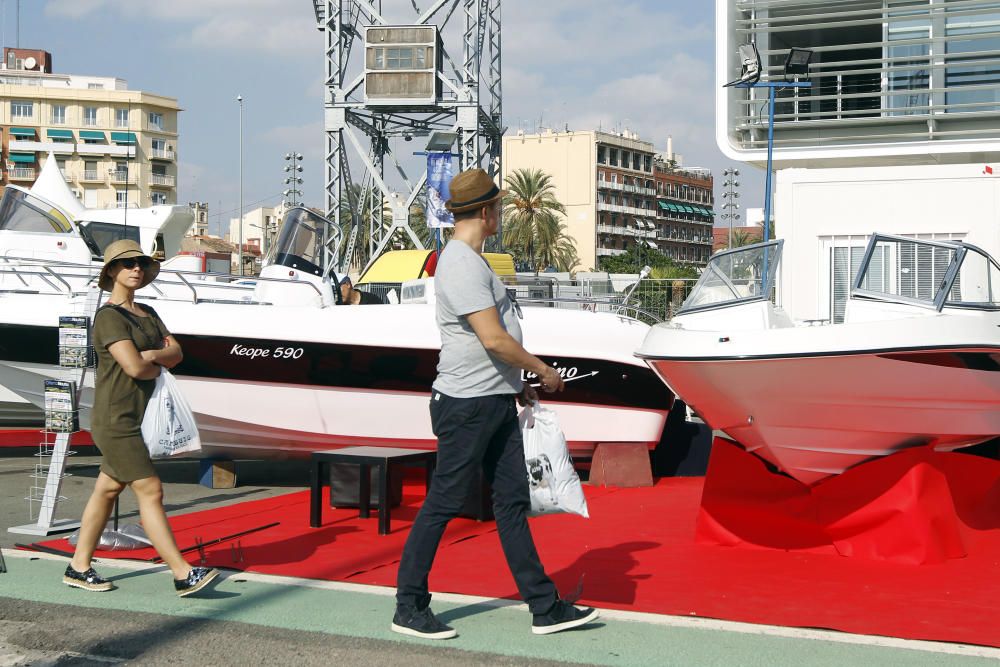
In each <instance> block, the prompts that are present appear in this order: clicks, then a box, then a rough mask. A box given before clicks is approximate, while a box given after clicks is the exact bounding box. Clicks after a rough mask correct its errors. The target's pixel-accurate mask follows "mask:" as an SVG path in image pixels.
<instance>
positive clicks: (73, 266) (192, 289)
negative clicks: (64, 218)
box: [0, 256, 323, 303]
mask: <svg viewBox="0 0 1000 667" xmlns="http://www.w3.org/2000/svg"><path fill="white" fill-rule="evenodd" d="M0 260H2V261H0V275H13V276H15V277H17V278H18V280H20V282H21V283H22V285H24V287H26V288H27V287H30V284H29V282H28V280H26V279H27V278H30V277H37V278H38V279H40V280H41V281H42V282H44V283H45V284H47V285H48V286H49V287H50V288H51V289H52V290H53V292H55V293H59V294H67V295H72V294H74V289H73V285H72V284H71V281H72V282H76V283H77V284H78V285H79V286H80V288H81V289H79V290H77V292H83V291H86V287H87V286H88V285H89V284H90V283H91V282H93V281H95V280H97V278H98V275H99V271H98V269H97V267H96V266H95V265H88V264H77V263H73V262H60V261H48V260H41V259H38V258H30V257H12V256H3V257H0ZM170 276H175V277H176V278H177V280H176V281H171V280H164V278H169V277H170ZM240 280H252V281H253V282H254V283H257V282H267V283H276V284H277V283H281V284H290V285H296V286H300V287H302V288H309V289H311V290H312V291H314V292H315V293H316V295H317V296H319V297H320V299H322V297H323V293H322V291H320V289H319V287H317V286H316V285H315V284H313V283H311V282H307V281H303V280H293V279H289V278H261V277H259V276H253V277H252V278H250V277H248V276H237V275H232V274H229V273H215V272H208V271H182V270H179V269H169V268H166V269H161V270H160V273H159V275H158V276H157V278H156V280H154V281H153V282H152V283H150V284H149V286H148V287H149V288H150V289H152V290H153V291H154V292H156V294H157V298H158V299H163V300H164V301H188V300H190V301H192V302H193V303H212V302H219V301H225V302H226V303H260V302H258V301H254V300H253V299H252V298H250V299H232V300H228V299H226V300H223V299H217V298H203V297H201V296H199V290H202V291H203V293H204V292H207V291H216V290H219V291H222V292H225V291H227V290H228V291H231V292H232V293H233V294H236V293H239V292H243V293H251V294H252V292H253V286H252V285H247V284H234V283H233V282H220V281H240ZM167 285H179V286H183V287H184V288H186V290H185V291H186V292H187V293H189V294H190V299H188V298H184V299H179V298H177V297H176V296H174V295H171V294H169V293H168V291H165V290H164V288H165V287H166V286H167ZM10 291H17V292H23V291H24V290H21V289H18V290H10V289H6V288H4V287H3V286H0V292H10Z"/></svg>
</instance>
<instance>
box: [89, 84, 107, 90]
mask: <svg viewBox="0 0 1000 667" xmlns="http://www.w3.org/2000/svg"><path fill="white" fill-rule="evenodd" d="M87 89H88V90H104V84H103V83H88V84H87Z"/></svg>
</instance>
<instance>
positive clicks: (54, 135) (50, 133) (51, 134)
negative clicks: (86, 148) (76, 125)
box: [45, 130, 73, 139]
mask: <svg viewBox="0 0 1000 667" xmlns="http://www.w3.org/2000/svg"><path fill="white" fill-rule="evenodd" d="M45 136H47V137H48V138H49V139H72V138H73V130H45Z"/></svg>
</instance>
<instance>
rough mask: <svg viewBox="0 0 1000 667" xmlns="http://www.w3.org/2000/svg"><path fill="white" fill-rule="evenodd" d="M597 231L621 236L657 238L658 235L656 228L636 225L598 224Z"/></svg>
mask: <svg viewBox="0 0 1000 667" xmlns="http://www.w3.org/2000/svg"><path fill="white" fill-rule="evenodd" d="M597 233H598V234H618V235H620V236H630V237H633V238H645V239H655V238H656V235H657V232H656V230H655V229H638V228H636V227H626V226H624V225H597Z"/></svg>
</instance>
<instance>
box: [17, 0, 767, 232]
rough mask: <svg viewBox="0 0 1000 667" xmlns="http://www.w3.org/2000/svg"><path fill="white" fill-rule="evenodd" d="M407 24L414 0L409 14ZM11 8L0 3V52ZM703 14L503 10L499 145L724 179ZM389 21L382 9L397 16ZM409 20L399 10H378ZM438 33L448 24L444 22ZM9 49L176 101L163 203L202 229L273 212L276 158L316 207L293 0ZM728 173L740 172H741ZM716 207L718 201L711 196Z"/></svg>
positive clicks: (71, 13) (307, 92)
mask: <svg viewBox="0 0 1000 667" xmlns="http://www.w3.org/2000/svg"><path fill="white" fill-rule="evenodd" d="M412 1H413V2H415V4H416V5H417V6H418V7H420V8H421V9H424V8H426V6H427V5H429V4H430V0H412ZM15 4H16V3H15V0H5V1H4V2H3V12H2V16H3V19H4V20H3V33H4V38H5V44H6V45H8V46H13V45H14V42H15V37H14V35H15V20H14V16H15V12H14V6H15ZM714 5H715V3H714V2H711V0H697V1H696V2H681V1H678V0H659V1H656V0H645V1H640V0H634V1H628V0H623V1H620V2H607V0H603V1H597V0H504V2H503V38H504V39H503V47H504V51H503V76H504V116H505V122H506V124H507V126H508V127H509V128H510V131H516V130H517V129H518V128H519V127H524V128H525V129H527V130H533V129H534V128H535V127H536V126H537V125H538V124H539V122H540V123H541V124H542V125H544V126H551V127H557V128H564V127H566V126H569V127H570V129H578V130H582V129H591V128H596V127H598V126H600V127H603V128H605V129H616V128H626V127H627V128H629V129H631V130H634V131H636V132H638V133H639V134H640V136H642V137H643V138H644V139H647V140H650V141H653V142H654V144H655V145H656V147H657V149H658V150H663V149H665V147H666V138H667V135H668V134H669V135H672V136H673V138H674V150H675V151H677V152H678V153H681V154H682V155H683V156H684V158H685V164H686V165H688V166H705V167H709V168H711V169H712V170H713V171H714V172H716V176H717V180H719V181H720V183H721V179H720V178H718V176H719V173H720V172H721V170H722V168H723V167H725V166H728V165H729V162H728V161H727V160H725V158H724V157H723V156H722V154H721V153H720V152H719V150H718V148H717V147H716V145H715V139H714V132H713V123H714V121H713V115H714V99H715V90H714V83H713V80H714V77H713V68H714V62H713V61H714ZM397 6H398V7H397ZM383 7H384V8H385V10H386V13H391V12H393V11H399V12H405V13H402V14H400V16H401V17H403V16H405V17H407V18H408V17H410V16H412V12H413V9H412V3H411V0H384V2H383ZM453 20H454V19H453ZM20 45H21V46H23V47H27V48H41V49H46V50H48V51H50V52H51V53H52V55H53V60H54V65H55V69H56V71H58V72H66V73H75V74H91V75H100V76H118V77H121V78H124V79H126V80H127V81H128V83H129V87H130V88H133V89H140V90H148V91H150V92H154V93H158V94H162V95H168V96H171V97H176V98H177V99H178V101H179V103H180V105H181V107H182V108H183V109H184V111H183V112H182V113H181V115H180V120H179V124H180V133H181V136H180V141H179V145H178V148H179V163H178V176H179V178H178V201H179V202H187V201H192V200H199V201H206V202H208V204H209V210H210V217H211V219H212V222H213V228H214V222H215V220H216V217H217V216H218V215H219V214H220V213H221V217H222V219H223V220H227V219H228V217H229V216H230V215H233V214H234V213H235V210H236V209H237V207H238V205H239V204H238V202H239V155H238V153H239V130H238V127H239V107H238V104H237V102H236V96H237V95H238V94H241V95H243V97H244V99H245V102H244V104H245V107H244V114H245V115H244V201H245V204H246V206H247V208H250V207H251V206H252V205H254V204H255V203H256V202H258V201H263V202H265V203H269V204H274V203H277V201H279V200H280V192H281V190H282V189H283V188H284V187H285V186H284V184H283V182H282V181H283V178H284V176H285V174H284V172H283V171H282V169H283V167H284V164H285V163H284V161H283V159H282V157H283V155H284V154H285V153H286V152H288V151H291V150H296V151H298V152H301V153H303V154H304V155H305V161H304V172H303V174H302V175H303V177H304V179H305V183H304V191H305V200H306V202H307V203H309V204H313V205H322V180H323V175H322V174H323V172H322V159H323V134H322V116H323V112H322V100H323V92H322V78H323V38H322V34H321V33H320V32H319V31H317V30H316V28H315V24H314V19H313V13H312V3H311V2H309V1H308V0H168V1H167V2H154V1H152V0H22V2H21V20H20ZM741 171H744V170H743V168H742V166H741ZM745 172H751V173H752V175H749V174H748V175H749V178H746V177H744V178H743V179H741V180H743V181H744V187H743V194H742V197H741V203H744V204H747V203H749V204H751V205H759V204H757V202H759V201H760V197H761V192H762V190H763V187H762V185H761V183H762V181H763V176H762V174H763V172H762V171H760V170H756V169H753V168H751V167H747V168H746V170H745ZM716 194H717V196H718V194H719V188H718V187H717V192H716Z"/></svg>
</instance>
